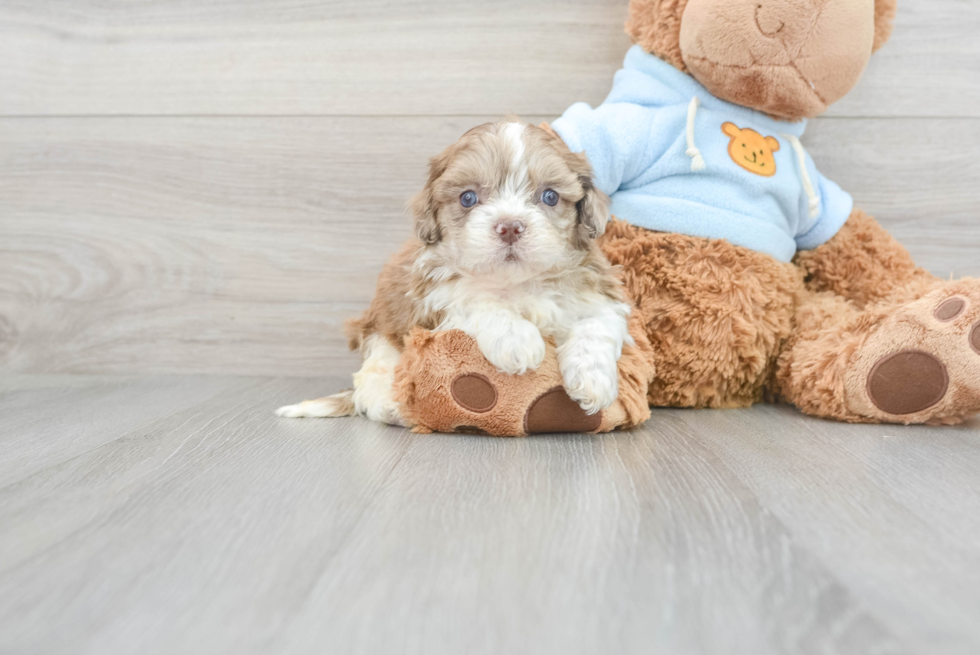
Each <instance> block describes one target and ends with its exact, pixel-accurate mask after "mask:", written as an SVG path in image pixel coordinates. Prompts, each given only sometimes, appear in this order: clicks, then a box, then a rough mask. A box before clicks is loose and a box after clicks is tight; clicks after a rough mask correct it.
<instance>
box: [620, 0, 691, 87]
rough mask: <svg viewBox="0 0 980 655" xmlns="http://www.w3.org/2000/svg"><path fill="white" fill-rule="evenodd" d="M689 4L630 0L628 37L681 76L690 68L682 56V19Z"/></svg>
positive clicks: (671, 0) (669, 0) (682, 0)
mask: <svg viewBox="0 0 980 655" xmlns="http://www.w3.org/2000/svg"><path fill="white" fill-rule="evenodd" d="M687 2H688V0H630V8H629V20H627V21H626V33H627V34H628V35H629V37H630V38H631V39H632V40H633V43H636V44H638V45H639V46H640V47H641V48H643V49H644V50H646V51H647V52H649V53H651V54H653V55H656V56H657V57H660V58H661V59H663V60H664V61H666V62H667V63H668V64H670V65H671V66H673V67H674V68H676V69H678V70H679V71H681V72H682V73H686V72H687V65H686V64H685V63H684V57H683V56H682V55H681V19H682V18H683V16H684V8H685V7H687Z"/></svg>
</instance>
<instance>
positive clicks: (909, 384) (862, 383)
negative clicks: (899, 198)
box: [396, 0, 980, 436]
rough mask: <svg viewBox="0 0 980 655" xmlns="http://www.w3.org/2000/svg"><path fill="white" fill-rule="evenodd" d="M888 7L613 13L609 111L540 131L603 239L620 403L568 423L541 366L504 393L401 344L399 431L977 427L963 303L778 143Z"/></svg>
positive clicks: (855, 59)
mask: <svg viewBox="0 0 980 655" xmlns="http://www.w3.org/2000/svg"><path fill="white" fill-rule="evenodd" d="M894 5H895V0H840V1H837V2H829V3H805V2H789V1H788V0H632V1H631V2H630V18H629V21H628V23H627V32H628V33H629V34H630V36H631V37H632V38H633V40H634V42H635V43H636V46H634V48H633V49H632V50H631V51H630V53H629V55H628V56H627V59H626V65H625V67H624V69H623V70H622V71H620V72H619V73H618V74H617V76H616V80H615V83H614V86H613V92H612V93H611V95H610V97H609V98H608V99H607V100H606V102H605V103H604V104H603V105H602V106H600V107H598V108H596V109H592V108H590V107H587V106H585V105H576V106H573V107H572V108H571V109H570V110H569V111H568V112H567V113H566V114H565V116H564V117H562V118H561V119H559V120H558V121H555V123H553V125H552V127H553V128H554V130H555V131H556V132H557V133H558V134H559V135H560V136H561V137H562V138H563V139H564V140H565V141H566V143H568V145H569V146H570V147H571V148H572V149H573V150H575V151H583V152H585V154H586V155H587V156H588V157H589V159H590V161H591V163H592V164H593V167H594V168H595V169H596V175H597V180H599V181H597V185H598V186H599V187H600V188H602V189H603V191H605V192H606V193H608V194H609V195H610V196H611V197H612V201H613V214H614V215H615V216H616V217H617V218H616V219H615V220H613V221H612V222H611V223H610V226H609V227H608V229H607V231H606V234H605V236H604V237H603V238H602V241H601V246H602V249H603V251H604V252H605V254H606V256H607V257H608V258H609V259H610V261H611V262H612V263H614V264H617V265H619V266H621V267H622V270H623V272H622V278H623V281H624V283H625V285H626V288H627V290H628V292H629V295H630V296H631V298H632V300H633V303H634V306H635V309H634V316H633V325H632V332H633V334H634V337H635V338H636V342H637V347H636V348H633V349H627V351H625V352H624V356H623V360H622V361H621V363H620V390H621V391H620V393H621V395H620V400H619V401H617V403H616V404H615V405H613V406H612V407H610V408H608V409H607V410H605V411H604V412H603V413H602V415H597V416H588V415H586V414H585V413H584V412H582V411H581V410H580V409H579V408H578V407H577V406H576V405H575V404H574V403H572V402H571V401H570V400H568V398H567V396H564V394H563V392H562V391H561V377H560V375H559V374H558V371H557V366H556V364H555V361H554V355H553V353H550V354H549V357H548V359H547V360H546V362H545V364H544V365H543V366H542V367H541V369H539V371H537V372H535V373H532V374H528V375H526V376H521V377H511V376H507V375H503V374H500V373H498V372H496V371H495V370H493V369H492V367H490V366H489V364H488V363H487V362H486V361H485V360H484V359H483V358H482V356H481V355H480V353H479V350H478V349H476V348H475V346H474V344H473V343H472V341H471V340H469V338H468V337H466V336H465V335H463V334H462V333H458V332H451V333H438V334H436V333H427V332H424V331H421V330H420V331H417V332H416V333H415V334H413V336H412V338H411V339H409V341H408V343H407V347H406V351H405V355H404V357H403V361H402V365H401V367H400V368H399V369H398V371H397V373H396V387H397V396H398V398H399V401H400V402H401V404H402V407H403V409H404V415H405V416H406V417H407V418H408V420H409V421H410V422H411V423H412V424H413V425H414V426H415V429H417V430H422V431H425V430H438V431H454V430H461V431H483V432H488V433H491V434H496V435H515V436H516V435H524V434H529V433H534V432H547V431H565V430H568V431H584V432H599V431H607V430H611V429H614V428H617V427H628V426H632V425H636V424H637V423H640V422H642V421H644V420H646V418H647V417H648V410H647V407H646V405H647V403H649V404H650V405H652V406H655V407H745V406H748V405H751V404H753V403H757V402H761V401H763V400H776V399H782V400H784V401H786V402H790V403H792V404H794V405H796V406H797V407H799V408H800V409H801V410H802V411H803V412H805V413H807V414H811V415H814V416H820V417H825V418H831V419H838V420H842V421H851V422H869V423H870V422H888V423H905V424H910V423H930V424H954V423H958V422H960V421H962V420H964V419H965V418H967V417H970V416H972V415H974V414H975V413H977V412H978V411H980V281H977V280H973V279H964V280H959V281H943V280H940V279H938V278H936V277H934V276H932V275H931V274H929V273H928V272H926V271H925V270H923V269H921V268H918V267H917V266H916V265H915V263H914V262H913V261H912V258H911V256H910V255H909V253H908V252H907V251H906V249H905V248H903V247H902V246H901V245H900V244H899V243H898V242H896V241H895V240H894V239H893V238H892V237H891V236H890V235H889V234H888V233H887V232H886V231H885V230H884V229H882V228H881V226H880V225H879V224H878V223H877V222H876V221H875V220H874V219H873V218H871V217H870V216H868V215H867V214H865V213H863V212H862V211H861V210H860V209H856V208H854V207H853V203H852V202H851V200H850V196H848V195H847V194H846V193H845V192H843V191H842V190H841V189H840V188H839V187H837V186H836V185H835V184H833V183H832V182H830V181H829V180H826V179H825V178H823V176H822V175H820V174H819V172H818V171H817V170H816V168H815V165H814V163H813V161H812V160H811V159H810V158H809V156H808V155H807V154H806V151H805V150H804V148H803V146H802V145H801V143H800V141H799V138H798V137H799V136H800V135H801V134H802V133H803V129H804V128H805V121H803V120H801V119H805V118H808V117H812V116H815V115H817V114H820V113H821V112H823V111H824V110H825V109H826V108H827V107H828V106H829V105H830V104H831V103H833V102H835V101H836V100H838V99H840V98H841V97H843V96H844V95H845V94H846V93H847V92H848V91H850V89H851V88H852V87H853V86H854V84H855V83H856V82H857V80H858V78H859V77H860V75H861V73H862V72H863V70H864V68H865V66H866V64H867V62H868V59H869V58H870V56H871V54H872V52H873V51H874V50H877V49H878V48H880V47H881V46H882V45H883V44H884V43H885V41H886V40H887V39H888V37H889V34H890V31H891V21H892V18H893V16H894V11H895V6H894ZM654 373H655V374H654ZM644 397H645V399H646V401H645V402H643V401H642V399H643V398H644Z"/></svg>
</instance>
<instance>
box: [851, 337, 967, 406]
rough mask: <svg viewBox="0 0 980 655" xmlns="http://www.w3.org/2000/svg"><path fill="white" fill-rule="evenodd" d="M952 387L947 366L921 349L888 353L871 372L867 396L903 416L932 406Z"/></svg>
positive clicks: (876, 404) (877, 403) (875, 402)
mask: <svg viewBox="0 0 980 655" xmlns="http://www.w3.org/2000/svg"><path fill="white" fill-rule="evenodd" d="M948 390H949V374H948V373H947V371H946V366H945V364H943V363H942V362H941V361H939V360H938V359H937V358H936V357H935V356H933V355H930V354H929V353H926V352H922V351H921V350H904V351H902V352H897V353H893V354H891V355H888V356H886V357H884V358H882V359H881V360H879V362H878V363H877V364H875V366H874V368H873V369H871V373H870V374H869V375H868V396H869V397H870V398H871V402H873V403H874V404H875V407H877V408H878V409H880V410H881V411H883V412H887V413H888V414H895V415H897V416H902V415H905V414H915V413H917V412H921V411H923V410H926V409H929V408H930V407H932V406H933V405H935V404H936V403H938V402H939V401H940V400H942V399H943V397H945V395H946V392H947V391H948Z"/></svg>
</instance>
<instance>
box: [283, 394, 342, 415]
mask: <svg viewBox="0 0 980 655" xmlns="http://www.w3.org/2000/svg"><path fill="white" fill-rule="evenodd" d="M354 414H355V411H354V390H353V389H348V390H347V391H341V392H340V393H336V394H334V395H332V396H327V397H326V398H318V399H316V400H304V401H303V402H301V403H299V404H298V405H287V406H285V407H280V408H279V409H277V410H276V416H282V417H283V418H334V417H338V416H353V415H354Z"/></svg>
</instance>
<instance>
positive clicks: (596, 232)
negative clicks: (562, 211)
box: [575, 175, 609, 239]
mask: <svg viewBox="0 0 980 655" xmlns="http://www.w3.org/2000/svg"><path fill="white" fill-rule="evenodd" d="M579 182H580V183H581V184H582V188H583V189H585V197H583V198H582V199H581V200H579V201H578V202H577V203H576V204H575V209H576V210H578V220H579V223H581V224H582V225H583V226H585V229H586V230H587V231H588V233H589V237H591V238H593V239H598V238H599V237H601V236H602V235H603V234H604V233H605V231H606V224H607V223H608V222H609V196H607V195H606V194H604V193H603V192H602V191H600V190H599V189H597V188H596V187H595V184H593V183H592V178H591V177H587V176H585V175H581V176H579Z"/></svg>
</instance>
